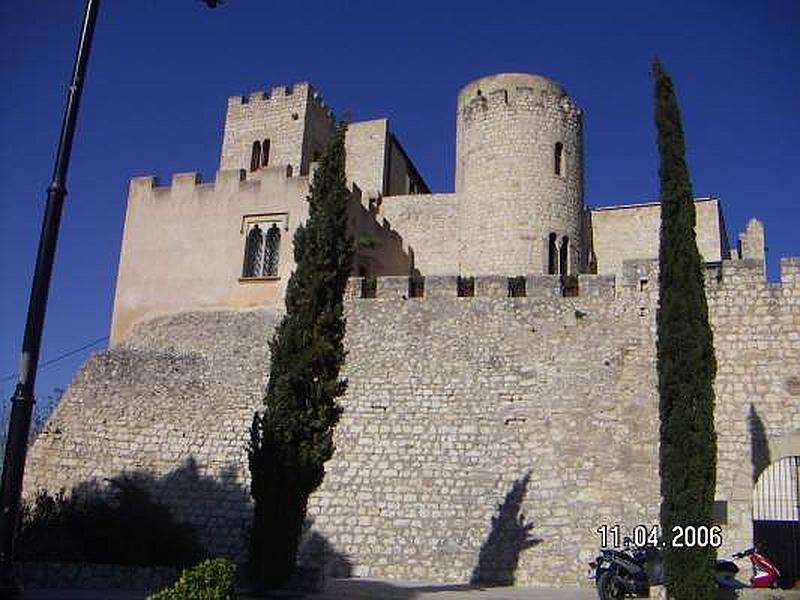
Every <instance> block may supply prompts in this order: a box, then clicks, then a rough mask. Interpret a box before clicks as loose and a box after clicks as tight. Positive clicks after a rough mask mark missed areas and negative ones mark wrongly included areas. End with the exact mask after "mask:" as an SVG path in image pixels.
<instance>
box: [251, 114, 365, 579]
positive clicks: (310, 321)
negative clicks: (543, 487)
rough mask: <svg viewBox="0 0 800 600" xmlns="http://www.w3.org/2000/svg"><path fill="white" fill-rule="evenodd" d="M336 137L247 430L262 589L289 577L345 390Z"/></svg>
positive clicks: (347, 264) (346, 257)
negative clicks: (259, 406) (259, 404)
mask: <svg viewBox="0 0 800 600" xmlns="http://www.w3.org/2000/svg"><path fill="white" fill-rule="evenodd" d="M345 132H346V125H345V124H344V123H342V124H340V125H339V126H338V127H337V130H336V133H335V135H334V136H333V137H332V139H331V141H330V143H329V144H328V146H327V149H326V151H325V153H324V154H323V156H322V158H321V161H320V164H319V167H318V168H317V170H316V171H315V173H314V178H313V183H312V185H311V193H310V195H309V197H308V203H309V208H308V219H307V220H306V222H305V225H302V226H300V227H299V228H298V229H297V232H296V234H295V236H294V258H295V262H296V265H297V266H296V269H295V271H294V273H292V276H291V278H290V279H289V282H288V286H287V290H286V314H285V316H284V318H283V320H282V321H281V323H280V325H279V326H278V328H277V330H276V332H275V335H274V337H273V339H272V340H271V342H270V349H271V353H272V354H271V367H270V378H269V383H268V385H267V391H266V395H265V397H264V410H263V411H262V412H261V414H259V413H256V414H255V415H254V417H253V422H252V426H251V428H250V443H249V446H248V459H249V461H248V462H249V467H250V474H251V495H252V497H253V500H254V519H253V527H252V529H251V535H250V556H249V565H248V566H249V573H250V576H251V579H252V580H253V581H254V582H255V583H256V584H257V585H259V586H260V587H276V586H279V585H281V584H282V583H284V582H286V581H287V580H288V578H289V577H290V575H291V573H292V570H293V567H294V562H295V560H296V555H297V549H298V543H299V540H300V536H301V533H302V529H303V523H304V520H305V516H306V507H307V503H308V497H309V496H310V495H311V493H312V492H313V491H314V490H315V489H316V488H317V487H318V486H319V485H320V483H322V479H323V476H324V463H325V461H327V460H328V459H329V458H330V457H331V456H332V454H333V450H334V447H333V429H334V427H335V426H336V424H337V422H338V420H339V416H340V414H341V411H342V409H341V407H340V406H339V404H338V403H337V402H336V399H337V398H338V397H340V396H341V395H342V394H343V393H344V391H345V389H346V386H347V382H346V381H344V380H341V379H340V378H339V370H340V368H341V366H342V363H343V362H344V358H345V351H344V347H343V339H344V334H345V320H344V318H343V303H342V298H343V295H344V289H345V285H346V284H347V279H348V277H349V275H350V269H351V263H352V258H353V242H352V239H351V238H350V237H349V236H348V234H347V203H348V199H349V196H350V192H349V191H348V190H347V187H346V180H345V171H344V165H345V150H344V138H345Z"/></svg>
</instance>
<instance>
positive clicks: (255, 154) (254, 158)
mask: <svg viewBox="0 0 800 600" xmlns="http://www.w3.org/2000/svg"><path fill="white" fill-rule="evenodd" d="M260 165H261V142H259V141H258V140H256V141H255V142H253V151H252V153H251V155H250V170H251V171H255V170H256V169H258V167H259V166H260Z"/></svg>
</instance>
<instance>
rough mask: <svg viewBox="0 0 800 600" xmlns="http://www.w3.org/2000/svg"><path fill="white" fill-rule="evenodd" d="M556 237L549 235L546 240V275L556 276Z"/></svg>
mask: <svg viewBox="0 0 800 600" xmlns="http://www.w3.org/2000/svg"><path fill="white" fill-rule="evenodd" d="M557 239H558V236H557V235H556V234H555V233H551V234H550V236H549V237H548V239H547V273H548V274H549V275H558V242H557Z"/></svg>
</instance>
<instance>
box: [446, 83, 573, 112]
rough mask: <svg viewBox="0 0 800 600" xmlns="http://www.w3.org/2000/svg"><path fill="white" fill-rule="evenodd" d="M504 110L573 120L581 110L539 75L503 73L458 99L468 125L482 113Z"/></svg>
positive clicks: (463, 92) (465, 90)
mask: <svg viewBox="0 0 800 600" xmlns="http://www.w3.org/2000/svg"><path fill="white" fill-rule="evenodd" d="M502 108H514V109H520V110H523V111H531V112H533V111H542V110H545V109H555V110H558V111H559V112H561V113H563V114H565V115H567V116H572V117H578V116H580V115H581V109H580V108H579V107H578V106H577V105H576V104H575V102H574V101H573V100H572V99H571V98H570V97H569V95H568V94H567V92H566V91H565V90H564V89H563V88H562V87H561V86H560V85H559V84H557V83H556V82H555V81H552V80H550V79H547V78H545V77H541V76H539V75H528V74H524V73H503V74H500V75H493V76H490V77H484V78H482V79H478V80H476V81H473V82H472V83H470V84H469V85H467V86H465V87H464V88H463V89H462V90H461V92H460V93H459V95H458V114H459V117H460V118H461V119H462V120H463V121H465V122H469V121H471V120H473V119H474V118H475V117H476V116H477V115H479V114H481V113H482V112H486V111H492V110H496V109H502Z"/></svg>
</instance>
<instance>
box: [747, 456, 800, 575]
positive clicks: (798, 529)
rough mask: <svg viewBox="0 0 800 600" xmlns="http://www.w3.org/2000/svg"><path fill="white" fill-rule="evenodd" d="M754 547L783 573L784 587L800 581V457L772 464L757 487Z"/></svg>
mask: <svg viewBox="0 0 800 600" xmlns="http://www.w3.org/2000/svg"><path fill="white" fill-rule="evenodd" d="M753 545H755V546H756V547H758V548H759V549H760V550H761V552H762V553H763V554H764V555H766V556H768V557H769V558H770V560H772V561H773V562H774V563H775V564H776V565H777V566H778V569H779V570H780V572H781V579H780V580H779V584H780V585H781V587H793V586H794V584H795V582H797V581H800V454H798V455H793V456H784V457H781V458H778V459H777V460H775V461H773V462H771V463H770V464H769V465H768V466H767V467H766V468H764V470H763V471H762V472H761V473H760V475H759V476H758V479H757V481H756V483H755V485H754V487H753Z"/></svg>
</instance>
